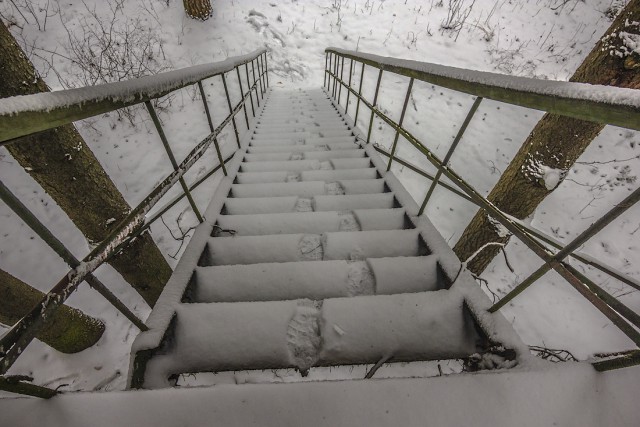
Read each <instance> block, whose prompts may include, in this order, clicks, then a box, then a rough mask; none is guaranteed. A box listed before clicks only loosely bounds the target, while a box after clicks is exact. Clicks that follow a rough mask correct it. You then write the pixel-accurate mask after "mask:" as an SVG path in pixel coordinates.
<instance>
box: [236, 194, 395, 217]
mask: <svg viewBox="0 0 640 427" xmlns="http://www.w3.org/2000/svg"><path fill="white" fill-rule="evenodd" d="M394 206H395V197H394V195H393V193H375V194H352V195H337V196H328V195H316V196H313V197H309V198H306V197H298V196H281V197H246V198H230V199H227V200H226V201H225V210H226V211H225V212H224V213H225V214H227V215H229V214H255V213H279V212H308V211H316V212H322V211H340V210H348V209H351V210H353V209H389V208H392V207H394Z"/></svg>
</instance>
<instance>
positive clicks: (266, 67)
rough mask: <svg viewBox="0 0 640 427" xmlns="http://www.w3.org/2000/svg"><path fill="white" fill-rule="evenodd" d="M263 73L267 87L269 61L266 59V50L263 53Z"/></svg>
mask: <svg viewBox="0 0 640 427" xmlns="http://www.w3.org/2000/svg"><path fill="white" fill-rule="evenodd" d="M264 75H265V77H266V78H267V87H269V61H268V59H267V52H265V53H264Z"/></svg>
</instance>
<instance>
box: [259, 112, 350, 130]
mask: <svg viewBox="0 0 640 427" xmlns="http://www.w3.org/2000/svg"><path fill="white" fill-rule="evenodd" d="M277 126H345V127H346V126H348V125H347V122H345V121H344V119H343V118H342V117H340V116H339V115H337V114H336V115H335V117H328V116H327V117H314V118H311V117H308V118H307V117H305V118H301V119H300V118H286V119H280V120H265V119H264V118H262V117H260V118H259V119H258V121H257V123H256V129H262V128H265V127H266V128H269V127H277Z"/></svg>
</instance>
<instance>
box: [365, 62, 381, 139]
mask: <svg viewBox="0 0 640 427" xmlns="http://www.w3.org/2000/svg"><path fill="white" fill-rule="evenodd" d="M380 80H382V70H380V72H379V73H378V83H376V93H375V95H373V103H372V104H371V105H372V106H373V108H372V109H371V117H370V118H369V131H368V132H367V144H368V143H369V141H370V140H371V128H372V127H373V115H374V114H375V108H377V107H376V103H377V102H378V93H379V92H380Z"/></svg>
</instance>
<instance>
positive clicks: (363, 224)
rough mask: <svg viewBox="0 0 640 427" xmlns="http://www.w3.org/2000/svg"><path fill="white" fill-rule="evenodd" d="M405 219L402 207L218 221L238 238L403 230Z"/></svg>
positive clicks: (221, 218) (241, 216) (272, 215)
mask: <svg viewBox="0 0 640 427" xmlns="http://www.w3.org/2000/svg"><path fill="white" fill-rule="evenodd" d="M405 216H406V214H405V210H404V209H402V208H396V209H366V210H355V211H342V212H335V211H333V212H330V211H328V212H292V213H274V214H249V215H225V216H221V217H220V218H219V219H218V222H217V225H218V226H219V227H220V228H222V229H225V230H234V231H235V235H237V236H257V235H270V234H294V233H324V232H329V231H369V230H400V229H403V228H405V227H406V222H405Z"/></svg>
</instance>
